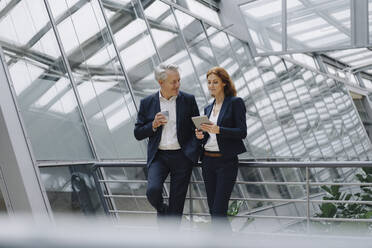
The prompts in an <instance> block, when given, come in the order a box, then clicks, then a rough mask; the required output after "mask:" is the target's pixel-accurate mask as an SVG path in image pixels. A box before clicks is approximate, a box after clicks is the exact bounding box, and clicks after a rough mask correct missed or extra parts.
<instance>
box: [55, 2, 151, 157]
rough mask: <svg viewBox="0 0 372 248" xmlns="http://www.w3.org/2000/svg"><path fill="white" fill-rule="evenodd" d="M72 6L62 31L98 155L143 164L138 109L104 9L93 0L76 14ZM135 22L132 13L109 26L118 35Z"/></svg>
mask: <svg viewBox="0 0 372 248" xmlns="http://www.w3.org/2000/svg"><path fill="white" fill-rule="evenodd" d="M56 1H59V0H50V3H51V5H52V6H57V5H54V4H55V2H56ZM71 4H72V3H71V2H70V1H65V4H64V6H65V8H66V9H67V14H69V16H68V17H67V18H66V19H65V20H64V21H62V22H60V23H59V24H58V26H57V28H58V31H59V33H60V36H61V40H62V43H63V46H64V48H65V49H66V53H67V57H68V60H69V63H70V66H71V70H72V73H73V77H74V80H75V81H76V84H77V85H78V91H79V94H80V98H81V101H82V103H83V108H84V110H85V113H86V117H87V119H88V123H89V127H90V130H91V133H92V135H93V139H94V142H95V144H96V147H97V152H98V154H99V156H100V157H101V158H103V159H122V158H126V159H144V158H145V150H144V146H142V145H141V143H140V142H138V141H136V140H135V138H134V136H133V127H134V123H135V119H136V109H135V106H134V102H133V99H132V98H131V94H130V92H129V90H128V87H127V82H126V78H125V77H124V73H123V71H122V69H121V67H120V64H119V61H118V58H117V56H116V52H115V49H114V47H113V44H112V40H111V39H110V36H109V34H108V32H107V29H106V25H105V21H104V17H103V15H102V11H101V8H100V6H99V4H98V2H97V0H93V1H88V2H85V4H84V5H83V6H81V7H80V8H79V9H78V10H75V11H74V12H72V11H71V10H70V9H71ZM52 10H53V14H54V15H56V14H57V12H56V11H57V10H56V9H55V8H52ZM127 16H129V19H128V17H127ZM132 19H133V18H132V17H131V15H130V14H129V13H127V12H117V13H115V14H114V15H112V17H111V18H109V20H108V21H109V22H110V23H111V24H112V25H113V26H115V27H119V28H118V29H116V31H117V30H119V29H120V28H121V27H124V26H125V25H127V24H129V22H130V20H132Z"/></svg>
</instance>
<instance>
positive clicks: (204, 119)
mask: <svg viewBox="0 0 372 248" xmlns="http://www.w3.org/2000/svg"><path fill="white" fill-rule="evenodd" d="M191 119H192V121H193V122H194V125H195V127H196V128H197V129H199V130H200V125H201V124H213V123H212V122H211V121H210V120H209V119H208V116H206V115H202V116H194V117H191Z"/></svg>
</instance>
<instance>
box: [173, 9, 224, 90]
mask: <svg viewBox="0 0 372 248" xmlns="http://www.w3.org/2000/svg"><path fill="white" fill-rule="evenodd" d="M175 15H176V18H177V19H178V23H179V24H180V26H181V29H182V31H183V34H184V36H185V39H186V43H187V46H188V49H189V51H190V54H191V59H192V61H193V63H194V65H195V69H196V72H197V75H198V77H199V80H200V82H202V86H203V90H204V92H205V95H209V93H208V87H207V83H206V73H207V71H208V70H209V69H210V68H212V67H214V66H216V65H217V61H216V59H215V57H214V55H213V52H212V49H211V47H210V45H209V43H208V40H207V37H206V35H205V32H204V30H203V27H202V24H201V22H200V21H198V20H195V19H194V18H193V17H191V16H189V15H187V14H185V13H183V12H181V11H179V10H175ZM187 19H189V20H191V22H190V24H187V23H185V21H184V20H187Z"/></svg>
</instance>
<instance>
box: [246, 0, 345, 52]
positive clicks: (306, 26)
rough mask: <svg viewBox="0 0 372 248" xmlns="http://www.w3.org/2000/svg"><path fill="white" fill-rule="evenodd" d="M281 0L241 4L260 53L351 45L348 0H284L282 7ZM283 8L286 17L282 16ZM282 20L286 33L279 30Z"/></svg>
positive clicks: (262, 0) (264, 0)
mask: <svg viewBox="0 0 372 248" xmlns="http://www.w3.org/2000/svg"><path fill="white" fill-rule="evenodd" d="M282 1H284V0H260V1H252V2H248V3H246V4H242V5H240V9H241V11H242V13H243V15H244V17H245V20H246V23H247V26H248V28H249V32H250V34H251V36H252V39H253V41H254V43H255V45H256V47H257V51H258V52H259V53H260V52H265V51H286V50H300V49H302V50H303V49H314V48H317V49H319V48H327V47H328V48H330V47H333V48H335V47H344V46H348V45H350V42H351V31H350V23H351V21H350V4H351V3H350V0H338V1H331V0H290V1H288V0H286V9H285V10H283V9H282ZM284 12H286V14H287V19H286V20H282V17H283V13H284ZM283 21H284V22H286V23H285V25H286V28H287V30H286V31H287V35H285V33H283V32H282V25H283ZM283 37H284V38H283ZM283 39H285V40H286V44H283V43H282V41H283Z"/></svg>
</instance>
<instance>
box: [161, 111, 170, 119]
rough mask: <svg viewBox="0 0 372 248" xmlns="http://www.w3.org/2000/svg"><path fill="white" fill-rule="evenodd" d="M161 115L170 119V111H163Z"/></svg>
mask: <svg viewBox="0 0 372 248" xmlns="http://www.w3.org/2000/svg"><path fill="white" fill-rule="evenodd" d="M160 113H161V114H163V115H164V116H165V117H167V119H168V118H169V111H168V110H165V111H161V112H160Z"/></svg>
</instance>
